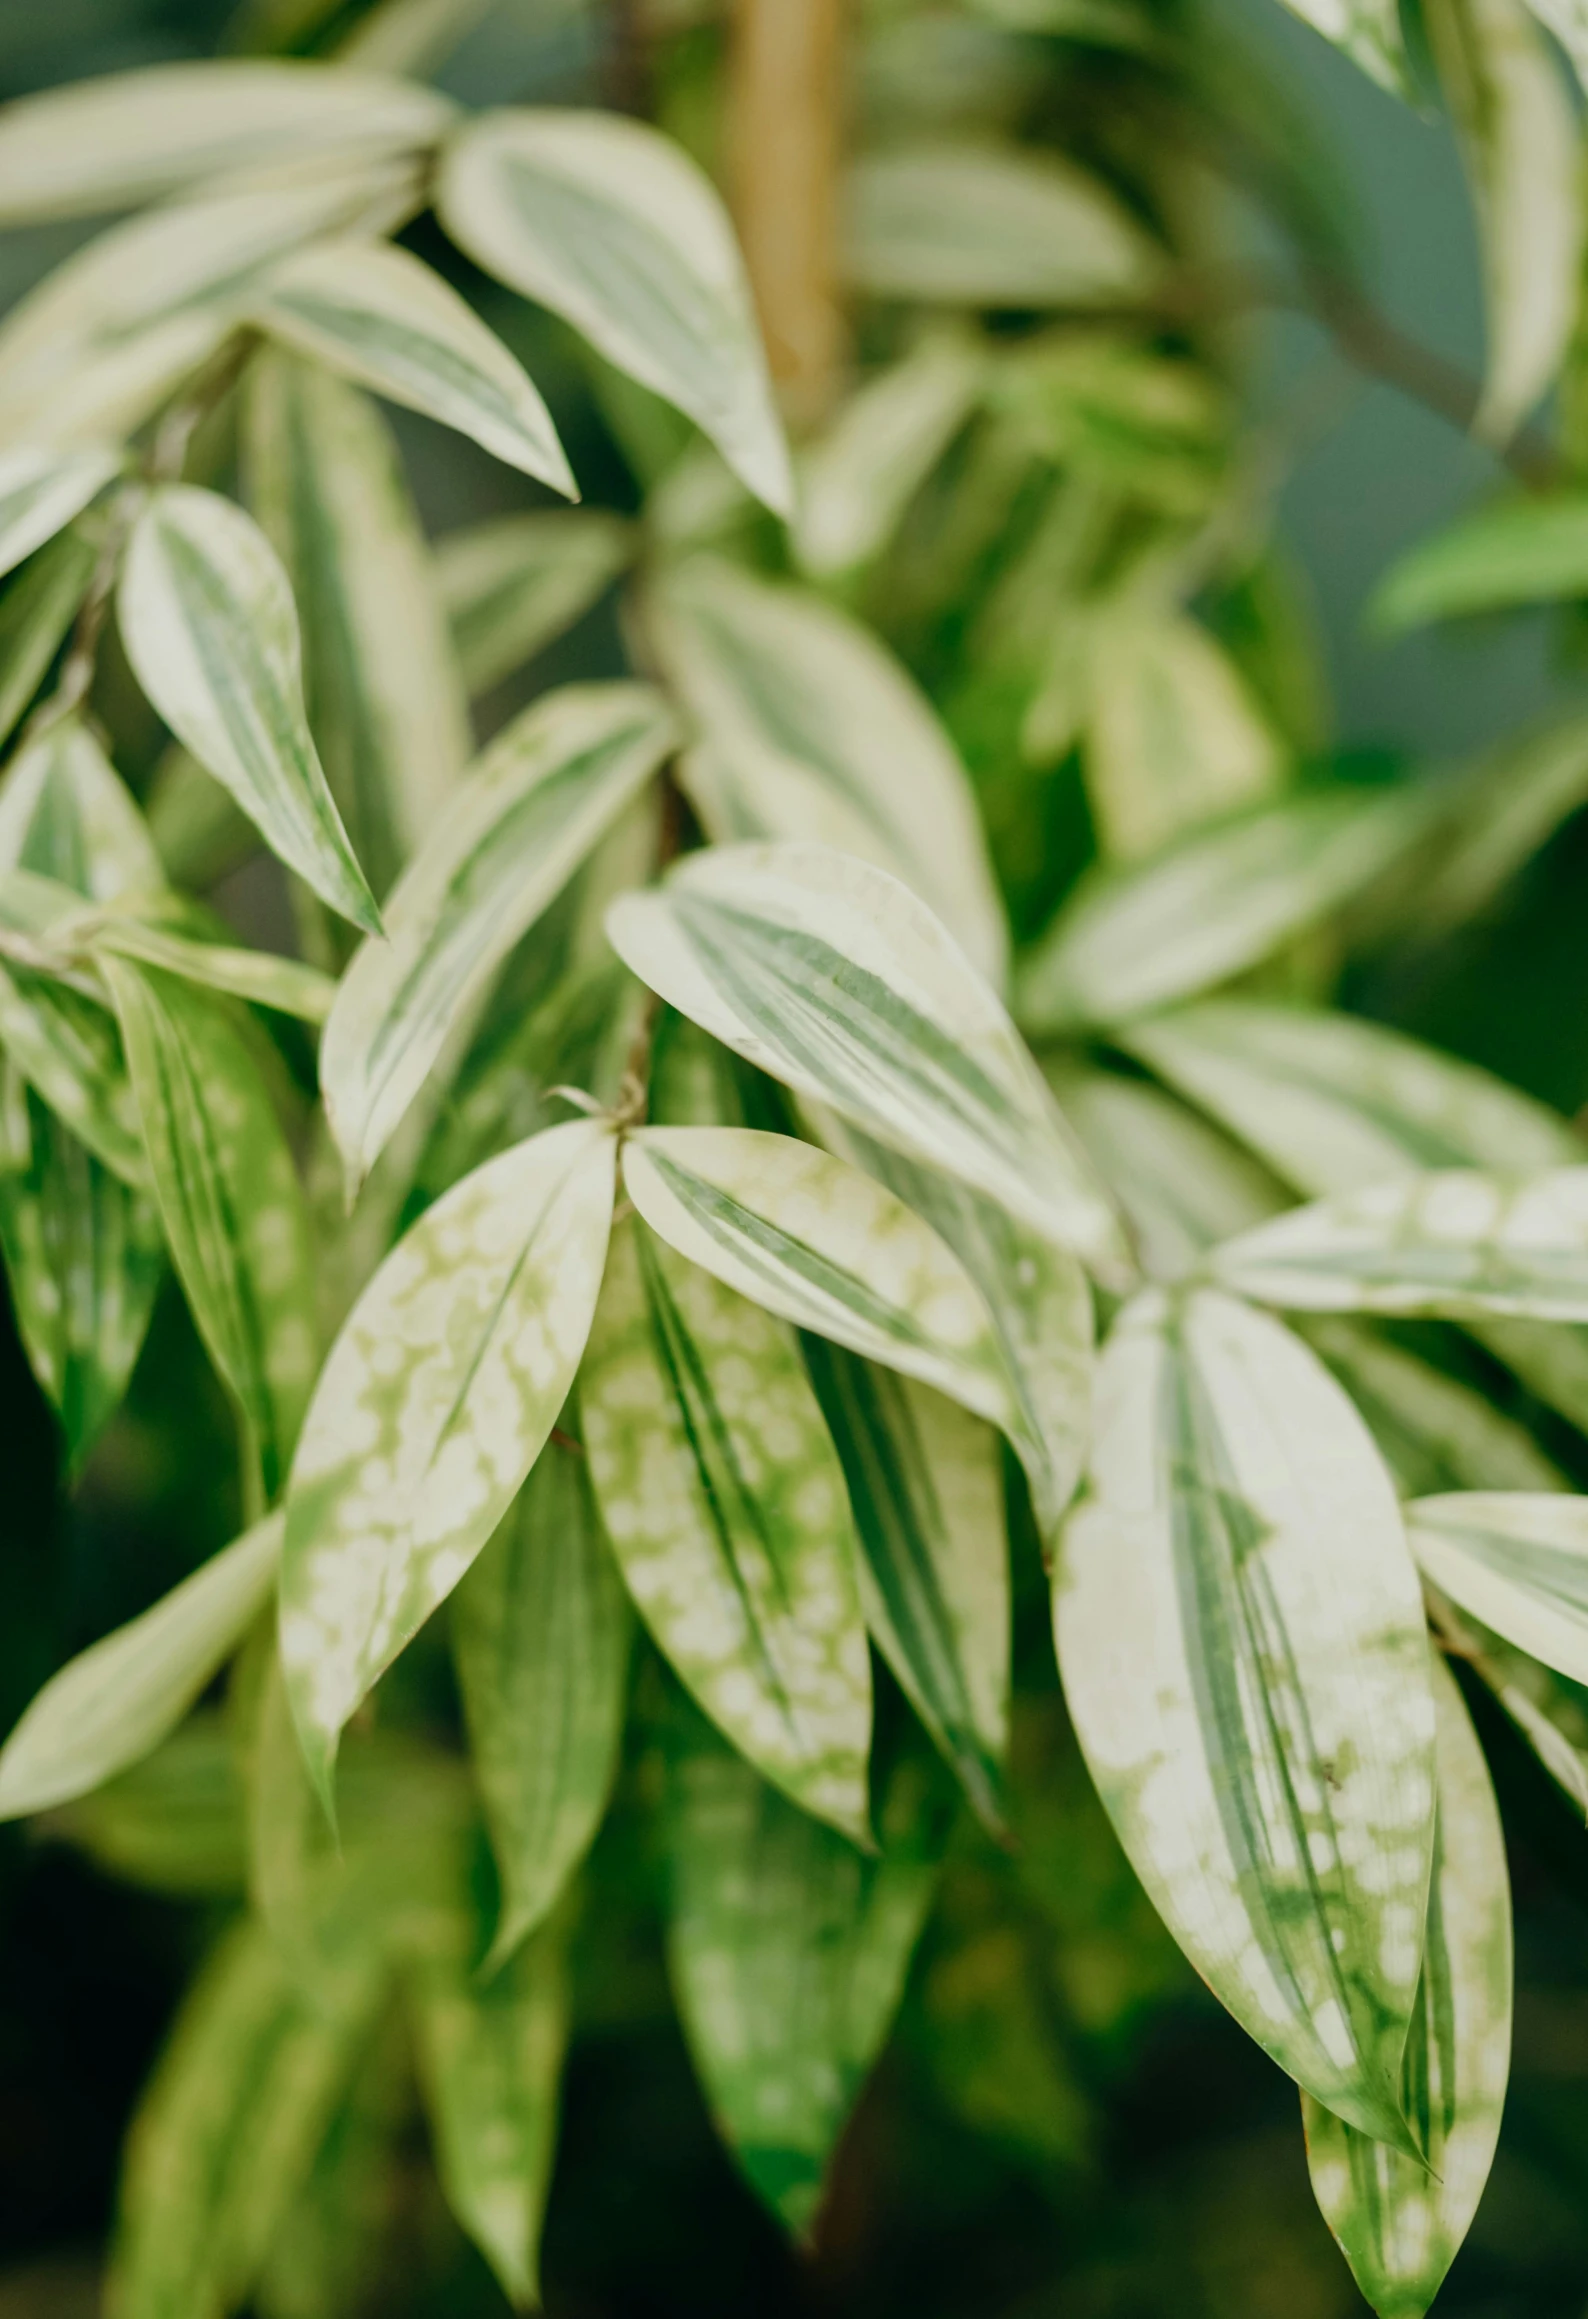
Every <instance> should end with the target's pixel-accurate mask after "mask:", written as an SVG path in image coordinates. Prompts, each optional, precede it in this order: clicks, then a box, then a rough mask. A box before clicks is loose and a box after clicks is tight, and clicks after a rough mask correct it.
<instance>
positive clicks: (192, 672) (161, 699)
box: [117, 484, 380, 932]
mask: <svg viewBox="0 0 1588 2319" xmlns="http://www.w3.org/2000/svg"><path fill="white" fill-rule="evenodd" d="M117 602H118V611H119V617H120V623H121V635H122V642H123V643H124V644H125V646H126V649H127V657H128V659H129V660H130V661H131V663H132V667H133V673H134V675H135V676H136V677H137V679H138V682H139V684H140V685H141V686H142V688H143V690H144V692H145V693H146V694H147V695H148V697H149V700H150V702H151V703H152V704H153V706H154V707H155V708H156V709H157V710H158V711H159V713H160V715H161V716H162V717H163V718H164V719H165V722H166V723H167V724H168V725H169V726H170V728H171V730H172V732H173V733H175V734H176V736H177V738H178V740H180V741H182V742H183V743H184V744H185V745H186V746H187V747H188V748H189V749H191V750H192V752H193V754H194V756H195V757H197V758H198V760H199V762H200V763H201V764H202V765H203V766H205V768H206V769H207V770H208V771H209V772H211V773H213V774H214V776H215V778H216V780H217V781H219V782H220V783H221V785H222V786H223V787H224V788H226V789H228V790H230V792H231V794H232V796H233V797H234V798H235V799H236V800H237V803H238V804H239V805H240V806H241V807H242V809H243V811H244V812H245V813H246V814H247V816H248V818H249V820H250V821H252V822H253V824H254V825H255V827H256V828H257V829H258V831H259V833H260V835H261V836H262V837H263V838H264V840H265V842H266V844H267V845H268V846H269V847H270V848H271V850H272V852H274V853H276V854H279V856H280V857H281V859H282V860H283V861H284V862H285V863H286V864H287V866H288V868H289V869H294V870H296V871H297V872H298V874H299V876H300V877H301V878H303V879H304V881H305V882H306V883H307V884H308V885H310V886H312V887H313V889H314V891H315V892H316V893H317V894H318V895H319V896H320V898H321V900H322V901H324V902H327V903H329V905H330V907H331V908H332V909H333V910H336V911H338V912H340V914H341V915H342V916H343V917H344V918H350V919H351V920H352V921H353V923H354V924H355V925H356V926H362V927H364V928H366V929H367V930H368V931H370V932H378V931H379V928H380V913H379V912H378V911H377V909H376V907H375V903H374V900H373V898H372V896H371V894H370V891H369V888H368V886H367V885H366V884H365V882H364V874H363V872H362V870H361V869H360V868H359V866H358V863H357V861H356V860H355V859H354V856H353V851H352V848H351V847H350V846H349V844H348V841H347V833H346V831H345V830H344V829H343V827H342V822H341V817H340V816H339V815H338V813H337V810H336V803H335V800H334V799H333V797H332V795H331V792H330V790H329V788H328V787H327V786H326V779H325V774H324V772H323V770H322V768H321V765H320V760H319V758H318V756H317V755H316V754H315V748H314V741H313V739H312V737H311V735H310V732H309V727H308V723H307V720H306V718H305V715H304V708H303V683H302V652H301V647H300V643H299V636H298V616H297V611H296V608H295V607H294V604H293V601H292V588H291V585H290V583H289V581H288V579H287V575H286V573H285V572H284V571H283V570H282V568H281V565H280V563H279V562H278V560H277V558H276V555H275V551H274V550H273V549H272V547H271V546H270V543H269V541H268V540H267V539H266V538H265V536H264V534H263V532H261V531H260V529H259V527H258V526H257V524H255V523H254V522H252V521H251V519H250V518H249V517H248V516H246V515H245V514H244V513H243V511H242V509H241V508H240V507H234V506H233V505H232V504H231V502H230V501H229V500H226V499H221V498H220V497H218V496H217V494H216V493H215V492H213V491H200V490H197V489H195V488H194V487H193V486H192V485H190V484H167V485H164V486H163V487H162V488H161V489H159V490H157V491H155V492H153V493H151V495H150V498H149V501H148V504H147V506H146V507H145V508H144V511H143V513H142V514H141V515H140V516H139V518H138V521H137V523H136V525H135V526H134V528H133V534H132V539H131V542H130V544H129V546H128V549H127V556H126V561H125V563H124V565H123V567H122V574H121V585H120V589H119V593H118V599H117Z"/></svg>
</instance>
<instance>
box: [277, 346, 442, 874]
mask: <svg viewBox="0 0 1588 2319" xmlns="http://www.w3.org/2000/svg"><path fill="white" fill-rule="evenodd" d="M242 433H243V444H242V448H243V466H244V473H245V478H246V482H247V487H248V498H249V504H250V506H251V507H252V509H253V512H254V516H255V518H256V520H257V521H258V523H259V524H260V526H261V527H262V529H263V530H264V532H265V534H266V536H267V537H268V538H269V540H270V542H271V544H272V546H273V547H274V548H275V550H276V553H277V554H278V555H279V556H280V558H281V561H282V563H283V565H284V566H285V568H286V571H287V574H288V576H289V578H290V580H291V583H292V590H293V595H294V598H295V599H296V602H297V607H298V616H299V619H300V622H301V624H302V630H303V686H304V699H305V703H306V706H307V710H308V717H309V729H310V731H311V732H312V733H313V735H314V738H315V744H316V746H317V748H318V750H319V753H320V758H321V762H322V763H323V765H324V767H325V777H326V780H327V781H328V782H329V784H330V788H331V795H332V796H333V798H334V799H335V800H336V805H337V810H338V811H339V813H340V814H341V816H342V823H343V827H344V828H345V829H346V831H347V833H348V837H349V839H350V841H351V844H352V847H353V851H354V853H355V854H356V855H357V857H358V859H359V861H360V862H361V863H362V864H363V865H364V868H365V870H366V871H367V873H368V875H369V879H370V882H371V884H372V886H373V887H374V890H375V892H376V893H377V894H379V895H382V896H384V895H385V894H387V893H388V892H389V891H390V889H391V885H392V882H393V880H394V879H395V878H396V876H397V873H398V871H399V870H400V869H401V868H402V866H403V864H404V862H406V861H407V860H408V858H409V856H410V854H412V852H413V851H414V848H415V847H416V846H417V845H418V843H419V841H420V839H421V838H422V837H423V836H424V835H425V834H426V833H427V831H429V830H430V829H432V828H433V827H434V826H435V825H436V824H437V823H438V822H439V820H440V818H441V815H442V813H443V811H444V809H445V807H446V805H447V802H448V800H449V798H450V796H451V793H452V791H453V789H454V788H455V787H456V785H457V782H458V779H459V777H460V775H461V774H462V771H463V768H464V765H465V763H466V762H467V759H468V756H469V752H470V747H471V742H470V736H469V720H468V711H467V708H466V706H465V704H464V699H463V688H462V684H461V681H460V678H459V674H458V671H457V669H456V667H455V666H454V664H453V659H452V654H451V652H450V650H449V648H448V639H447V630H446V621H445V617H444V614H443V611H442V607H441V604H440V601H439V591H438V588H437V583H436V576H435V573H434V572H433V570H432V568H431V563H430V557H429V552H428V549H427V547H426V544H425V538H424V533H423V531H422V530H421V528H420V523H419V516H418V512H417V510H416V509H415V507H414V504H413V500H412V498H411V496H410V494H409V490H408V486H407V483H406V481H405V479H404V476H403V471H402V465H401V462H400V461H399V459H398V456H397V447H396V445H395V443H394V442H393V441H392V438H391V433H390V430H389V429H388V428H387V426H386V424H385V422H384V421H383V420H382V418H381V416H380V414H379V413H378V412H377V411H376V410H375V408H374V406H373V405H372V404H371V403H370V402H369V401H368V399H367V398H366V397H365V396H363V395H361V394H359V393H358V392H357V391H356V390H355V389H353V388H351V387H348V386H344V385H343V384H342V383H341V382H340V381H339V380H337V379H334V378H332V377H330V376H329V375H328V374H327V373H326V372H325V371H323V370H320V369H318V368H317V367H316V366H315V365H314V364H312V363H306V362H302V361H300V360H298V358H297V357H296V356H294V355H290V354H287V353H285V352H282V351H280V350H271V349H266V350H263V351H261V352H260V353H259V354H258V355H256V356H255V358H254V360H253V361H252V362H251V363H250V364H249V367H248V374H247V380H246V385H245V399H244V409H243V427H242Z"/></svg>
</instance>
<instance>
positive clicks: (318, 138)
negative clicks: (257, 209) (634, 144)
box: [0, 57, 453, 225]
mask: <svg viewBox="0 0 1588 2319" xmlns="http://www.w3.org/2000/svg"><path fill="white" fill-rule="evenodd" d="M452 117H453V108H452V106H451V105H450V104H449V103H448V101H447V99H446V98H445V97H443V96H441V95H439V94H438V93H437V92H436V91H435V90H434V89H425V88H418V87H415V86H414V84H413V83H412V82H410V81H400V80H387V79H383V78H380V77H378V76H377V75H376V74H374V73H364V72H350V71H348V70H347V68H346V67H345V66H342V65H339V66H338V67H337V69H336V70H335V71H334V72H332V71H330V70H329V69H328V68H327V67H326V66H325V65H323V64H305V63H298V62H284V61H277V60H275V59H270V60H266V59H264V58H253V57H250V58H246V59H245V58H241V57H228V58H226V59H225V60H223V61H221V62H213V63H205V64H168V65H159V66H156V67H154V68H153V69H152V70H144V71H141V72H118V73H104V74H100V75H98V76H96V77H95V78H94V79H92V80H81V81H73V82H71V83H70V84H69V85H68V86H67V87H65V88H58V89H49V90H47V91H45V92H44V93H43V94H42V95H39V96H35V97H26V98H24V99H22V101H21V102H20V103H16V104H10V105H7V106H6V107H5V109H4V111H3V112H0V220H3V221H4V222H5V223H6V224H8V225H9V224H14V223H18V222H20V221H22V220H24V219H28V220H32V219H37V218H47V217H91V216H93V215H94V214H95V213H96V212H97V211H101V210H108V209H118V208H130V207H131V206H132V204H133V203H135V202H140V201H146V200H148V199H149V198H150V196H151V195H154V194H159V193H169V192H172V191H173V190H174V189H175V188H176V187H177V186H179V185H185V184H187V183H189V182H191V181H192V180H193V179H195V178H200V177H213V176H215V175H216V174H217V173H218V172H219V171H221V170H230V169H247V168H250V167H254V166H257V165H259V164H261V163H264V162H270V161H276V160H285V159H289V158H292V159H296V158H298V157H299V156H304V155H308V154H326V155H334V156H336V157H338V158H342V157H346V156H349V155H352V154H366V155H375V154H381V153H400V152H404V151H407V150H410V149H417V148H419V147H421V146H424V145H427V144H431V143H433V142H434V140H435V139H436V138H437V137H439V136H440V134H441V132H442V131H443V130H444V129H445V128H446V126H447V124H448V122H449V121H450V120H451V119H452Z"/></svg>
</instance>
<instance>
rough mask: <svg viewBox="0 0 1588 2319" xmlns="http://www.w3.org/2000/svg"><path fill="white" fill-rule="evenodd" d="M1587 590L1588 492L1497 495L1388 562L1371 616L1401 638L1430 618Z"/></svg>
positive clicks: (1382, 629) (1383, 630) (1387, 632)
mask: <svg viewBox="0 0 1588 2319" xmlns="http://www.w3.org/2000/svg"><path fill="white" fill-rule="evenodd" d="M1584 594H1588V495H1584V494H1583V493H1581V492H1559V493H1552V494H1551V496H1550V497H1549V498H1547V499H1545V498H1539V497H1536V496H1533V495H1529V496H1528V497H1527V498H1525V499H1521V498H1518V499H1501V500H1496V501H1495V502H1494V503H1493V504H1492V505H1491V506H1487V507H1480V508H1478V509H1477V510H1476V511H1475V512H1474V513H1473V514H1471V515H1464V516H1461V517H1459V518H1458V519H1457V521H1456V522H1455V523H1453V524H1451V525H1449V526H1448V527H1447V528H1446V529H1445V530H1443V531H1436V532H1435V533H1434V534H1433V535H1432V537H1431V538H1428V539H1421V540H1419V541H1418V542H1417V543H1416V545H1415V546H1414V547H1410V548H1408V549H1407V551H1406V553H1405V554H1404V555H1403V556H1400V557H1398V558H1397V560H1396V561H1395V562H1394V563H1393V564H1391V566H1390V568H1389V570H1388V571H1387V572H1386V573H1385V575H1384V577H1383V579H1382V580H1380V582H1379V584H1378V586H1377V588H1376V589H1375V590H1374V593H1373V597H1372V600H1371V603H1370V605H1369V616H1370V618H1371V619H1372V621H1373V624H1374V626H1375V627H1376V628H1377V629H1378V630H1379V631H1380V633H1381V634H1384V635H1388V636H1398V635H1401V634H1403V633H1404V632H1405V631H1406V630H1407V629H1408V628H1420V627H1422V626H1423V624H1424V623H1425V622H1426V621H1429V620H1450V619H1455V618H1459V617H1460V615H1461V614H1463V613H1470V612H1499V611H1506V610H1508V609H1510V608H1511V607H1513V606H1515V605H1518V604H1547V603H1549V602H1551V601H1552V600H1553V599H1555V598H1557V597H1562V596H1581V595H1584Z"/></svg>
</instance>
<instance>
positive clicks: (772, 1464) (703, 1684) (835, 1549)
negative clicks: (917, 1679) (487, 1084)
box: [580, 1220, 871, 1842]
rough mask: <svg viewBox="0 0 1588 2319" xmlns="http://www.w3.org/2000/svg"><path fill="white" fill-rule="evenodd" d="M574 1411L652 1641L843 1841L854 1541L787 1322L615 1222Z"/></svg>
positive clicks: (866, 1723)
mask: <svg viewBox="0 0 1588 2319" xmlns="http://www.w3.org/2000/svg"><path fill="white" fill-rule="evenodd" d="M580 1408H581V1412H582V1415H583V1420H584V1437H585V1443H586V1446H587V1449H588V1452H589V1458H590V1479H591V1482H592V1484H593V1486H594V1489H595V1495H596V1503H597V1505H598V1506H599V1507H600V1509H601V1518H602V1521H603V1522H604V1524H605V1526H606V1530H607V1534H608V1536H609V1537H610V1538H611V1541H612V1545H613V1549H614V1551H615V1553H616V1555H617V1558H618V1564H619V1567H620V1568H621V1570H622V1572H623V1577H624V1580H625V1582H626V1584H627V1586H628V1589H629V1592H630V1594H631V1595H632V1596H633V1598H634V1602H635V1607H636V1608H637V1609H638V1611H639V1613H640V1616H641V1617H642V1618H643V1619H644V1620H645V1623H646V1625H647V1626H648V1627H649V1628H650V1631H651V1634H652V1636H653V1637H654V1639H655V1641H656V1643H657V1646H658V1648H659V1649H660V1650H661V1651H662V1652H663V1653H664V1654H665V1656H666V1657H667V1658H668V1659H670V1660H671V1662H672V1664H673V1666H674V1667H675V1668H676V1669H677V1671H678V1673H679V1675H680V1676H681V1677H682V1678H683V1680H684V1682H685V1683H686V1684H687V1685H688V1686H689V1688H690V1690H691V1691H693V1693H694V1694H695V1696H696V1698H697V1699H698V1700H699V1701H700V1703H701V1705H702V1706H703V1707H704V1708H705V1710H706V1712H707V1714H708V1715H710V1716H711V1717H712V1718H713V1720H714V1721H715V1722H717V1723H718V1724H719V1725H720V1726H721V1728H722V1729H723V1731H724V1732H726V1734H727V1735H728V1737H729V1738H730V1739H731V1740H732V1742H733V1744H734V1745H735V1746H736V1747H737V1748H739V1749H740V1750H741V1751H742V1752H743V1754H744V1755H745V1756H746V1757H747V1758H748V1760H749V1761H750V1762H751V1763H753V1764H754V1765H755V1766H756V1767H757V1769H758V1770H759V1771H761V1772H762V1773H764V1775H765V1776H766V1777H767V1778H768V1779H770V1780H773V1781H775V1782H776V1783H777V1785H778V1786H779V1787H781V1788H783V1789H784V1790H785V1792H786V1793H787V1794H788V1795H790V1796H791V1797H792V1798H793V1800H794V1801H795V1802H796V1803H797V1804H799V1805H801V1806H802V1807H803V1808H804V1809H805V1810H806V1811H808V1812H814V1813H815V1814H816V1815H817V1816H818V1817H819V1818H821V1819H824V1820H829V1821H831V1822H832V1824H833V1826H834V1827H836V1828H840V1829H842V1831H843V1832H844V1833H845V1834H846V1835H848V1836H851V1837H853V1838H855V1839H856V1840H857V1841H862V1842H863V1841H864V1840H865V1837H866V1813H867V1797H866V1753H867V1747H868V1745H869V1741H870V1735H871V1667H870V1661H869V1658H868V1655H867V1651H866V1630H865V1624H864V1620H863V1618H862V1616H861V1607H860V1597H859V1591H858V1580H857V1576H856V1554H855V1537H854V1530H853V1526H852V1523H851V1520H850V1514H849V1505H848V1500H847V1498H846V1495H845V1490H844V1478H843V1473H842V1470H841V1468H840V1466H839V1463H838V1459H837V1457H836V1455H835V1453H834V1450H833V1445H832V1443H831V1441H830V1440H829V1439H828V1436H827V1430H826V1427H825V1426H824V1424H823V1423H822V1416H821V1411H820V1409H819V1408H818V1407H817V1404H816V1400H815V1396H814V1395H813V1393H812V1391H811V1388H810V1384H809V1381H808V1379H807V1378H806V1375H805V1371H804V1369H803V1367H802V1366H801V1363H800V1356H799V1351H798V1348H797V1346H796V1344H795V1342H794V1339H793V1336H792V1333H791V1332H790V1331H789V1329H788V1328H787V1327H786V1326H785V1324H784V1323H783V1322H781V1321H778V1320H774V1319H772V1318H771V1316H770V1315H768V1314H766V1313H763V1312H762V1311H760V1310H759V1308H758V1307H757V1306H755V1305H752V1304H746V1303H745V1301H744V1299H743V1298H742V1297H738V1296H735V1295H734V1294H733V1293H732V1291H731V1290H729V1289H726V1288H724V1287H723V1286H722V1285H721V1284H720V1282H718V1281H716V1280H714V1279H713V1278H712V1277H711V1275H710V1274H709V1273H707V1272H702V1271H700V1270H699V1268H698V1267H697V1266H695V1265H692V1264H686V1263H685V1262H684V1261H683V1259H682V1258H681V1257H678V1256H675V1255H674V1254H673V1252H672V1250H671V1249H669V1248H667V1247H666V1246H665V1245H664V1244H663V1243H662V1242H660V1241H658V1240H656V1239H654V1238H653V1237H652V1235H651V1234H650V1232H649V1231H648V1230H647V1228H646V1226H645V1225H643V1224H642V1223H639V1222H638V1221H637V1220H631V1221H630V1222H628V1223H626V1224H624V1225H622V1226H621V1227H620V1228H619V1229H618V1230H617V1231H616V1232H615V1233H614V1235H613V1241H612V1254H611V1261H610V1263H609V1265H608V1268H607V1278H606V1284H605V1286H604V1288H603V1289H602V1292H601V1303H600V1308H599V1310H598V1312H597V1314H596V1319H595V1325H594V1327H593V1329H592V1330H591V1335H590V1350H589V1352H588V1354H587V1355H586V1357H585V1364H584V1369H583V1372H582V1376H581V1381H580Z"/></svg>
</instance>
